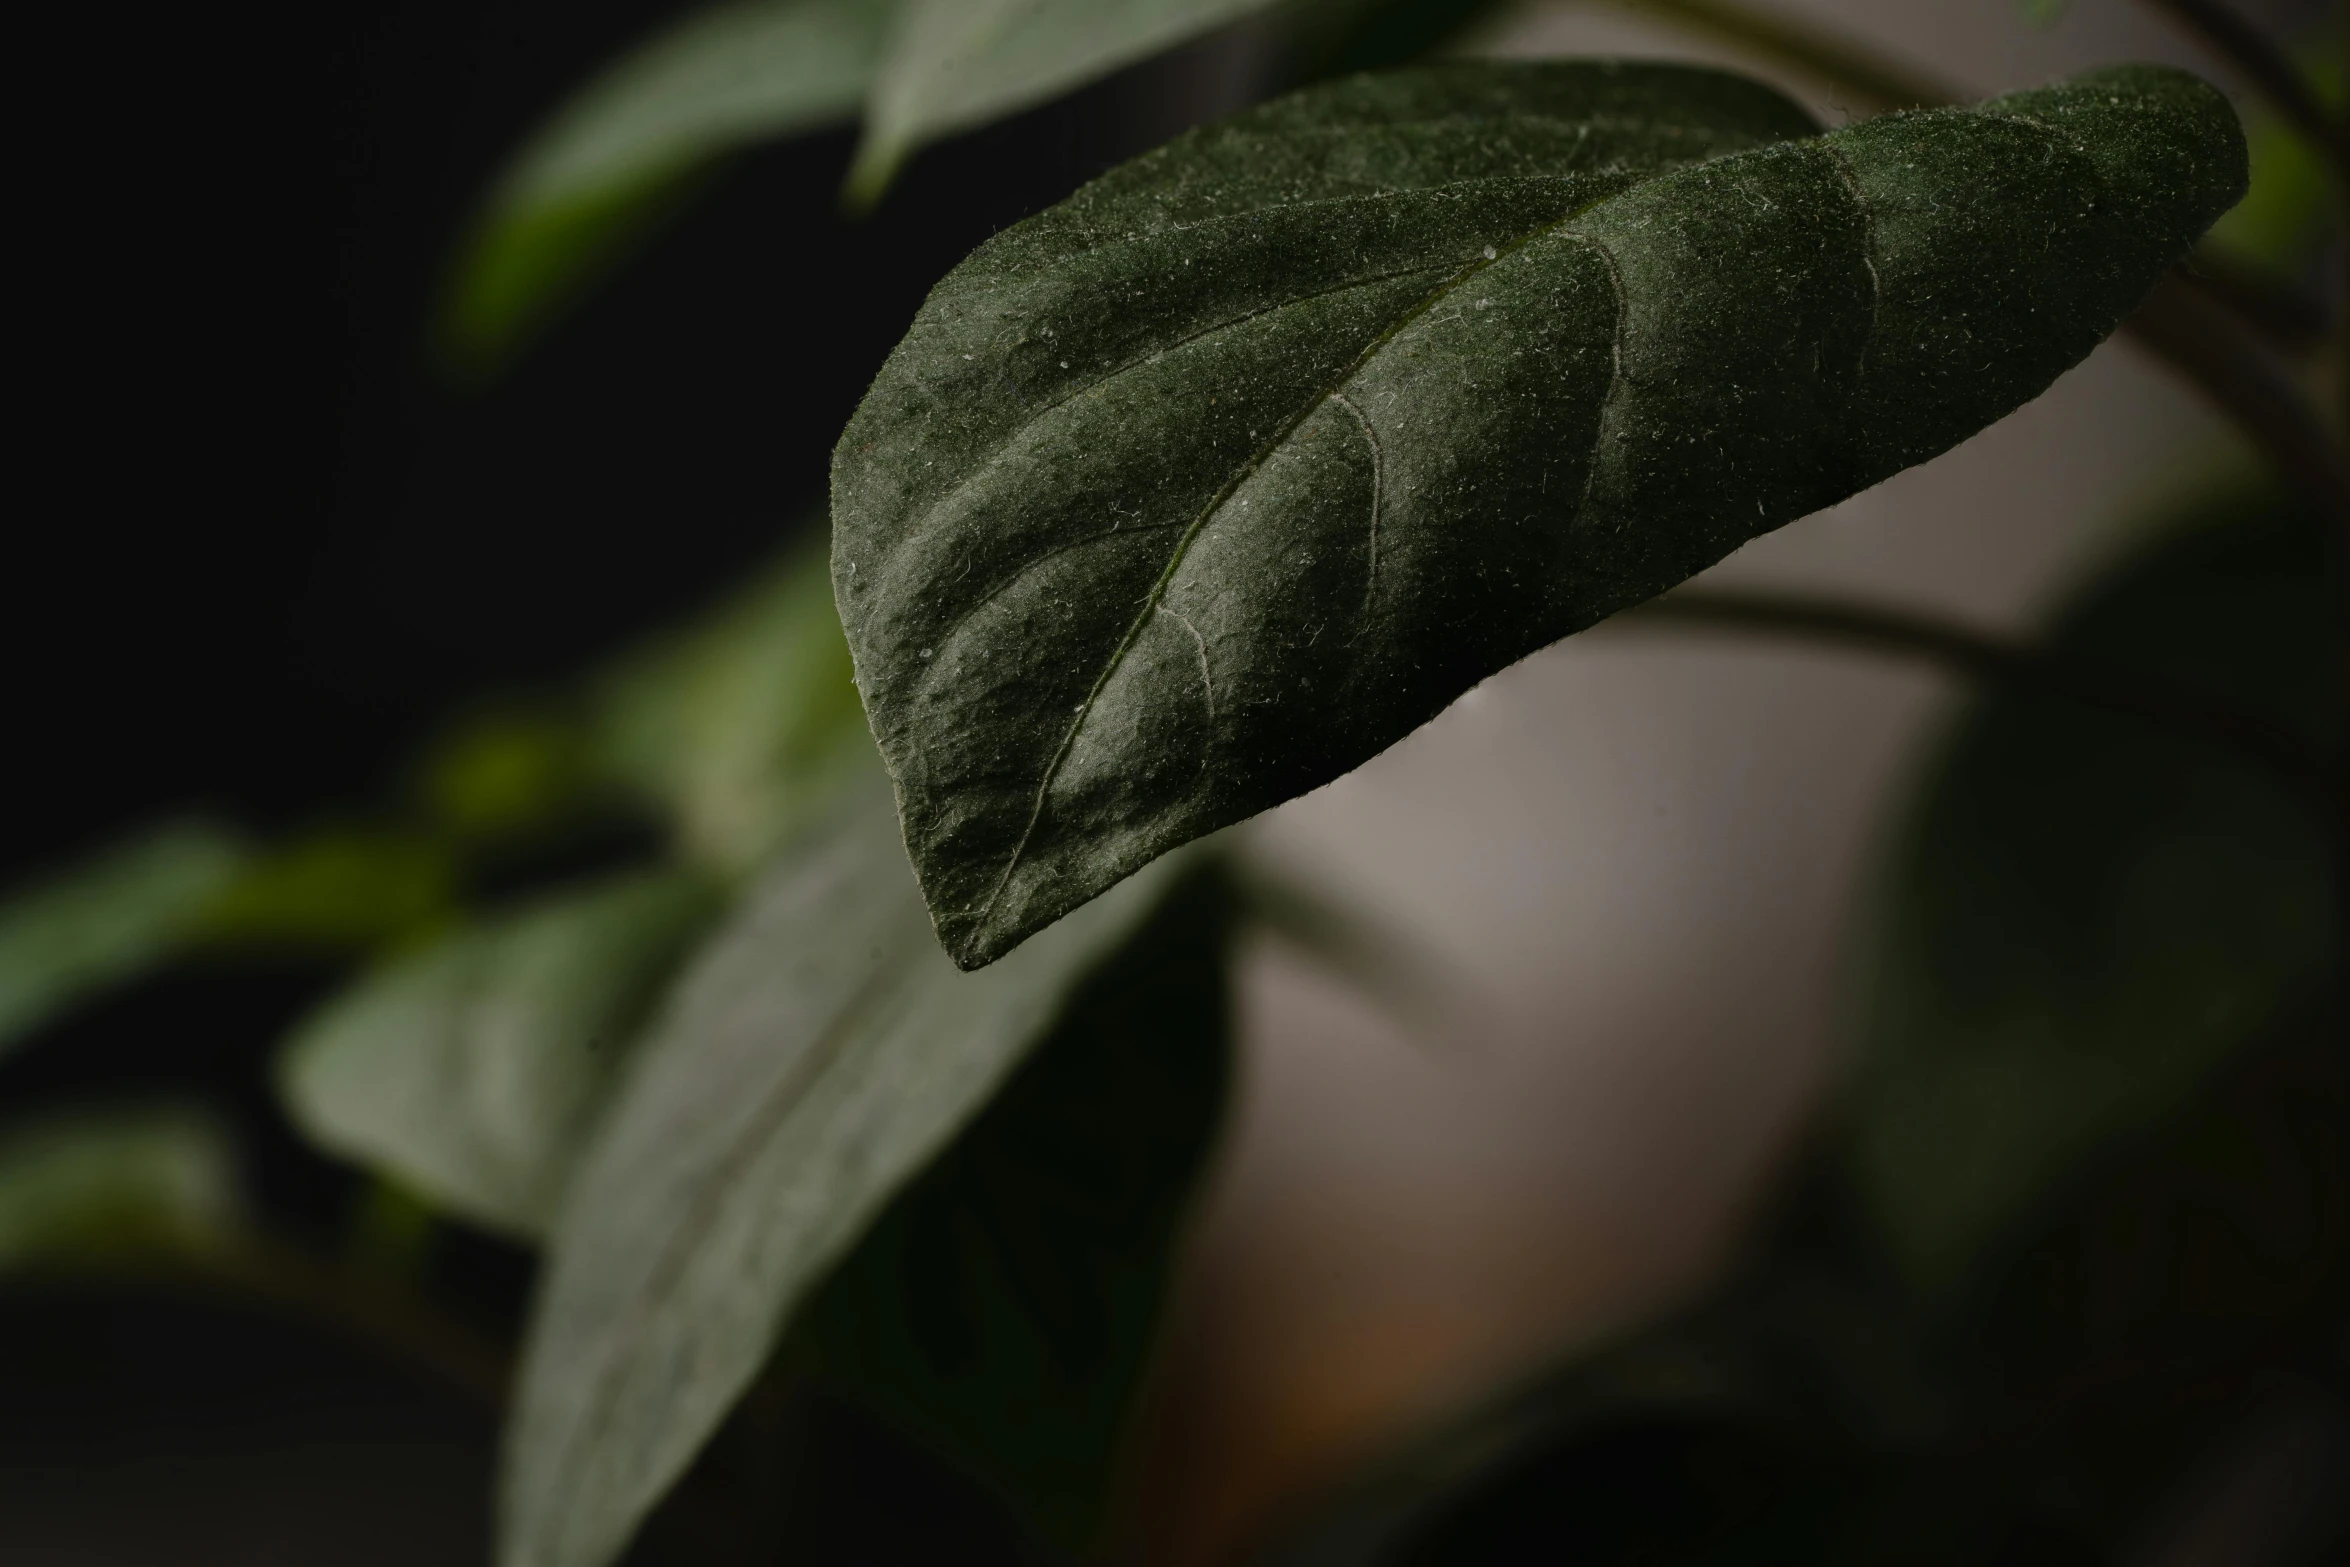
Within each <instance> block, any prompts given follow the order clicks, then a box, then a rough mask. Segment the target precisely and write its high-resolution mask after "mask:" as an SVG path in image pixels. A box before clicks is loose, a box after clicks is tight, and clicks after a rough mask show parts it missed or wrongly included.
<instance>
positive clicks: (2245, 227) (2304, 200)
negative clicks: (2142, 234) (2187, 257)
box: [2210, 16, 2350, 281]
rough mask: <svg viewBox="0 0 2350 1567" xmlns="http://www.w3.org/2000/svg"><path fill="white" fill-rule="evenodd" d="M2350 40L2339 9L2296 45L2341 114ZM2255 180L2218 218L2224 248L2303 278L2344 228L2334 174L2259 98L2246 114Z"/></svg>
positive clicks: (2305, 72)
mask: <svg viewBox="0 0 2350 1567" xmlns="http://www.w3.org/2000/svg"><path fill="white" fill-rule="evenodd" d="M2346 45H2350V32H2346V31H2345V29H2344V26H2343V24H2342V22H2341V21H2340V19H2339V17H2338V16H2337V17H2336V19H2335V20H2334V21H2333V22H2332V23H2331V24H2329V25H2328V26H2327V27H2325V28H2322V29H2320V30H2319V32H2318V33H2317V34H2316V35H2315V36H2313V37H2312V38H2310V39H2309V40H2308V41H2307V43H2306V45H2305V46H2304V47H2303V48H2301V49H2300V50H2298V51H2296V62H2297V63H2298V64H2299V65H2300V67H2301V74H2302V77H2303V79H2304V80H2306V81H2307V82H2308V83H2309V85H2310V87H2311V88H2312V89H2313V90H2314V91H2315V92H2316V94H2317V96H2318V99H2319V100H2320V101H2321V102H2322V103H2324V104H2325V106H2326V107H2327V108H2329V109H2331V110H2333V111H2334V112H2335V113H2336V114H2340V113H2341V112H2342V110H2343V108H2344V106H2345V104H2346V103H2350V81H2346V80H2345V71H2344V64H2343V57H2344V54H2345V46H2346ZM2244 139H2245V143H2246V147H2247V150H2248V151H2249V153H2250V155H2251V163H2252V185H2251V188H2250V190H2248V191H2247V192H2246V193H2245V196H2244V199H2243V200H2242V201H2240V202H2238V203H2237V204H2236V206H2235V208H2234V210H2232V211H2230V212H2229V213H2228V214H2227V216H2225V217H2223V218H2221V219H2220V220H2219V222H2218V223H2216V224H2214V225H2213V226H2212V230H2211V238H2210V244H2211V245H2212V247H2213V248H2214V250H2215V251H2217V252H2218V253H2219V254H2220V255H2222V256H2225V257H2227V258H2229V259H2231V260H2234V261H2239V262H2243V263H2247V264H2249V265H2251V266H2253V267H2255V268H2257V269H2259V270H2261V271H2263V272H2267V273H2270V274H2272V275H2277V276H2281V277H2284V278H2289V279H2293V280H2296V281H2298V280H2300V278H2301V277H2302V275H2303V274H2304V273H2305V272H2306V271H2307V270H2308V268H2309V265H2310V263H2311V262H2312V261H2313V260H2315V259H2316V256H2317V253H2318V250H2319V248H2320V246H2321V244H2322V243H2323V241H2324V239H2325V237H2326V235H2327V233H2328V232H2329V231H2338V228H2339V222H2340V220H2339V218H2338V217H2337V215H2336V208H2335V204H2334V202H2333V200H2332V195H2333V190H2332V186H2333V180H2332V177H2331V176H2330V175H2329V174H2328V173H2327V171H2326V166H2325V161H2324V159H2323V158H2322V157H2321V156H2320V155H2319V153H2318V150H2317V149H2316V148H2314V147H2312V146H2310V145H2309V142H2308V140H2307V138H2305V137H2304V136H2303V135H2302V134H2301V133H2300V132H2299V131H2297V130H2295V129H2294V128H2293V127H2291V126H2289V125H2287V124H2286V123H2285V122H2284V121H2283V120H2282V119H2280V118H2278V117H2277V115H2276V114H2275V113H2273V112H2271V111H2269V110H2268V109H2266V108H2264V107H2262V106H2261V105H2260V104H2259V103H2258V102H2257V101H2255V102H2254V103H2252V104H2251V105H2249V106H2248V107H2247V108H2246V110H2245V114H2244Z"/></svg>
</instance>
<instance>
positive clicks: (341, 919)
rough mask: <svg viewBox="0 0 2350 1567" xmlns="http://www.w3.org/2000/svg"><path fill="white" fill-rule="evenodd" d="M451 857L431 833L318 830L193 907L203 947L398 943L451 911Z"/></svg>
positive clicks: (294, 948) (332, 948)
mask: <svg viewBox="0 0 2350 1567" xmlns="http://www.w3.org/2000/svg"><path fill="white" fill-rule="evenodd" d="M456 894H457V860H456V854H455V851H454V849H453V848H452V847H451V845H449V844H448V843H446V842H444V841H443V840H442V839H441V838H440V837H439V836H438V835H434V834H428V833H418V832H412V831H406V830H403V829H398V828H387V827H328V828H322V829H319V830H317V831H315V832H312V833H310V834H309V835H307V836H305V837H302V838H298V839H296V840H294V841H293V842H292V843H289V844H287V845H286V846H284V847H282V848H279V849H274V850H272V851H270V852H269V853H267V854H265V855H260V856H257V857H255V858H254V859H252V860H251V861H250V862H248V863H247V864H246V866H245V867H244V869H243V871H242V873H241V874H240V875H238V876H237V877H236V879H235V880H234V881H231V882H229V883H228V884H226V885H225V886H223V887H221V888H220V889H219V891H218V892H217V893H216V894H215V895H214V896H213V897H212V898H210V899H209V900H207V901H206V903H205V904H204V906H203V907H202V909H200V910H198V911H197V913H196V915H195V918H194V921H193V923H192V925H191V926H190V932H189V933H190V937H191V939H192V940H195V941H199V942H201V943H203V944H205V945H208V946H214V947H221V948H231V949H257V950H261V951H291V952H325V953H345V952H351V951H367V950H371V949H384V948H391V947H398V946H402V945H405V944H408V943H411V942H414V941H417V940H420V939H423V938H425V937H428V936H430V935H432V934H434V933H435V932H437V931H439V930H441V929H442V928H444V927H446V926H447V925H448V924H449V922H450V921H452V920H453V919H454V918H455V917H456Z"/></svg>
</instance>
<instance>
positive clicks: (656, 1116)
mask: <svg viewBox="0 0 2350 1567" xmlns="http://www.w3.org/2000/svg"><path fill="white" fill-rule="evenodd" d="M877 774H878V769H876V770H875V775H874V776H870V777H869V778H867V779H861V780H859V785H858V787H856V788H854V789H852V790H850V791H848V792H847V793H846V794H845V795H844V803H843V804H842V805H841V807H840V809H839V812H838V814H837V815H835V816H832V817H828V818H826V819H825V820H824V821H823V822H821V823H820V824H817V825H815V826H813V827H812V828H811V829H810V830H809V832H808V833H807V835H806V836H805V837H804V838H803V839H802V840H801V841H800V842H799V843H798V844H797V845H796V846H795V847H793V848H792V849H790V850H788V851H786V852H785V853H784V854H782V855H781V856H780V857H779V858H778V859H777V860H776V861H775V863H774V864H773V865H772V866H771V867H770V868H769V869H768V870H767V871H766V872H765V873H763V874H762V876H761V877H760V879H759V881H758V883H757V884H756V886H755V887H754V889H753V890H752V892H751V893H750V895H749V896H748V898H747V899H746V900H745V902H744V903H743V905H742V906H741V907H740V908H739V909H738V910H737V911H736V913H735V914H734V915H733V916H732V918H731V919H730V921H729V922H728V923H727V925H726V926H725V927H723V928H722V929H721V930H720V932H719V934H718V935H717V936H716V937H715V938H713V940H712V941H711V942H710V943H709V944H708V945H707V946H706V947H705V948H704V949H703V951H702V953H701V955H700V956H699V957H698V958H697V959H696V960H695V962H694V963H693V965H692V966H691V967H690V969H689V970H688V971H687V973H686V975H685V976H684V978H683V980H682V981H681V982H680V984H679V986H678V987H677V989H676V991H675V992H674V993H673V995H672V997H671V1000H670V1002H669V1003H668V1005H667V1007H666V1009H665V1016H664V1017H663V1019H662V1020H661V1022H660V1023H659V1024H658V1025H657V1026H656V1028H655V1029H654V1032H653V1034H652V1036H651V1037H650V1039H649V1040H648V1041H647V1043H646V1044H645V1045H644V1046H643V1047H642V1051H641V1053H640V1055H639V1057H638V1059H637V1061H636V1062H635V1064H634V1065H633V1066H632V1067H631V1069H630V1072H629V1075H628V1077H627V1079H626V1081H625V1083H624V1084H623V1087H622V1089H621V1092H620V1093H619V1095H618V1097H617V1098H616V1099H615V1100H614V1102H613V1106H612V1108H611V1110H610V1111H609V1112H608V1113H607V1115H606V1117H605V1119H604V1121H603V1124H602V1126H601V1128H600V1129H599V1130H598V1132H597V1134H596V1136H595V1138H594V1140H593V1141H592V1142H591V1143H590V1145H589V1148H588V1152H587V1154H586V1156H585V1157H584V1158H583V1160H582V1162H581V1164H580V1168H579V1170H578V1173H577V1174H576V1175H575V1177H574V1178H573V1182H572V1186H571V1190H570V1193H569V1195H568V1196H567V1197H566V1199H565V1202H564V1207H563V1211H562V1215H561V1217H560V1219H559V1220H558V1222H557V1225H556V1228H555V1232H554V1238H553V1243H552V1246H551V1249H550V1257H549V1261H548V1267H547V1273H546V1277H545V1280H544V1284H543V1287H542V1289H541V1293H540V1296H539V1302H538V1309H537V1313H536V1316H535V1318H534V1320H533V1323H532V1326H531V1330H530V1336H529V1341H528V1344H527V1346H526V1348H525V1352H524V1362H523V1368H522V1379H521V1391H520V1396H519V1401H518V1404H517V1407H516V1414H515V1418H514V1421H513V1424H512V1426H511V1428H510V1430H509V1440H508V1448H507V1455H506V1472H505V1482H504V1497H503V1506H502V1512H503V1518H502V1524H503V1536H504V1541H503V1545H502V1547H501V1557H500V1559H501V1561H503V1562H504V1563H506V1564H507V1567H600V1564H601V1563H604V1562H607V1561H609V1560H611V1559H612V1557H613V1556H614V1555H616V1554H617V1553H618V1552H619V1551H620V1549H621V1548H622V1547H623V1546H624V1545H625V1544H626V1542H627V1540H628V1538H629V1536H630V1534H631V1533H632V1532H633V1531H634V1530H635V1528H636V1527H637V1525H638V1523H639V1522H641V1521H642V1519H643V1517H644V1515H645V1513H646V1512H647V1510H648V1509H650V1508H651V1506H652V1505H653V1503H654V1502H655V1501H657V1500H658V1499H659V1498H660V1496H661V1495H662V1493H663V1492H664V1491H666V1490H667V1489H668V1487H669V1486H670V1485H671V1483H673V1482H674V1481H675V1480H676V1479H677V1477H678V1475H679V1474H680V1473H681V1472H683V1470H684V1469H685V1467H686V1465H687V1463H688V1462H689V1461H691V1459H692V1458H693V1456H694V1453H695V1452H696V1450H698V1449H699V1448H700V1446H701V1445H702V1443H703V1442H704V1441H705V1440H706V1439H707V1438H708V1437H709V1435H710V1433H711V1432H712V1431H713V1430H714V1429H715V1428H716V1427H717V1425H718V1423H719V1421H720V1420H721V1419H722V1418H723V1417H724V1416H725V1414H726V1411H727V1410H728V1408H729V1407H730V1406H731V1405H732V1404H733V1403H734V1401H735V1400H736V1398H738V1397H739V1396H740V1395H741V1393H742V1392H743V1390H744V1389H745V1388H746V1387H748V1386H749V1385H750V1383H751V1381H752V1380H753V1378H754V1377H756V1375H757V1374H758V1371H759V1368H760V1366H761V1365H762V1364H763V1363H764V1362H765V1360H766V1359H767V1355H768V1351H769V1350H770V1349H771V1348H772V1347H773V1346H774V1344H775V1342H776V1340H777V1336H778V1335H779V1334H780V1333H781V1331H782V1330H783V1328H784V1325H785V1322H786V1320H787V1319H788V1318H789V1317H790V1316H791V1314H792V1312H793V1311H794V1309H795V1308H796V1307H797V1306H798V1305H799V1304H800V1302H801V1301H802V1300H803V1299H804V1298H805V1297H806V1295H807V1294H808V1293H809V1291H810V1290H811V1289H812V1288H813V1287H814V1286H815V1285H816V1284H817V1283H818V1282H820V1281H821V1280H822V1278H823V1277H824V1275H825V1274H826V1272H827V1271H828V1270H830V1268H831V1267H832V1266H833V1265H834V1264H835V1263H837V1262H838V1261H839V1260H840V1259H841V1258H842V1257H843V1256H844V1255H845V1254H846V1253H847V1252H848V1250H849V1248H850V1247H851V1246H852V1245H853V1244H854V1243H855V1242H856V1240H857V1239H858V1237H859V1236H860V1235H861V1234H863V1233H864V1231H865V1230H866V1229H867V1228H868V1227H870V1226H871V1224H872V1223H873V1222H874V1220H875V1219H876V1218H877V1217H878V1216H879V1214H880V1212H881V1211H882V1209H883V1208H884V1207H885V1206H886V1205H887V1203H888V1202H889V1200H890V1198H891V1197H892V1196H893V1195H894V1194H895V1193H896V1192H897V1191H898V1190H899V1189H900V1188H902V1187H903V1186H904V1185H905V1184H906V1183H907V1182H908V1181H910V1180H911V1179H912V1178H913V1177H914V1176H915V1175H916V1174H917V1173H918V1172H919V1171H920V1170H921V1169H922V1168H923V1167H924V1166H925V1165H926V1164H928V1163H929V1162H930V1161H931V1160H932V1159H933V1158H934V1157H936V1155H937V1154H938V1153H939V1151H940V1150H941V1149H943V1148H944V1147H945V1146H946V1145H947V1144H948V1143H949V1142H950V1141H951V1140H952V1138H953V1137H954V1135H955V1133H956V1132H957V1131H958V1130H959V1129H960V1128H961V1127H962V1126H963V1124H964V1123H965V1122H966V1121H968V1120H969V1119H970V1118H971V1117H972V1116H973V1115H974V1114H976V1113H977V1112H978V1110H979V1108H980V1107H981V1106H982V1105H983V1104H985V1103H986V1101H987V1100H988V1098H989V1096H990V1095H992V1094H993V1093H994V1092H995V1090H996V1088H997V1087H998V1086H999V1085H1000V1084H1001V1083H1002V1082H1003V1081H1004V1080H1005V1078H1006V1077H1007V1076H1008V1075H1009V1074H1010V1073H1011V1071H1012V1070H1013V1068H1014V1067H1016V1066H1017V1065H1018V1063H1019V1061H1020V1060H1021V1058H1022V1057H1023V1056H1024V1055H1025V1054H1026V1053H1027V1051H1028V1049H1029V1048H1030V1046H1031V1045H1033V1044H1034V1043H1035V1042H1036V1040H1037V1039H1038V1038H1039V1037H1040V1036H1042V1035H1043V1034H1044V1032H1045V1031H1046V1030H1047V1029H1048V1028H1049V1027H1050V1026H1051V1025H1052V1023H1053V1022H1054V1021H1055V1019H1056V1017H1057V1016H1058V1015H1059V1013H1060V1012H1061V1010H1062V1008H1063V1005H1064V1003H1065V1002H1066V1000H1067V998H1068V996H1069V994H1070V992H1071V991H1072V989H1073V988H1074V987H1075V986H1077V985H1078V984H1079V983H1080V982H1081V981H1082V980H1083V979H1084V977H1085V975H1086V974H1087V973H1089V972H1090V971H1091V970H1092V969H1093V968H1095V967H1096V966H1097V965H1098V964H1099V963H1101V962H1102V961H1104V960H1105V959H1107V958H1108V957H1109V956H1110V955H1111V954H1112V953H1114V952H1115V951H1116V950H1117V949H1118V948H1119V947H1120V946H1121V945H1122V944H1123V943H1124V941H1125V940H1126V938H1127V937H1128V936H1129V935H1130V934H1131V933H1132V932H1133V931H1134V930H1135V929H1136V928H1137V927H1138V926H1139V925H1140V924H1141V923H1142V922H1143V921H1144V920H1145V919H1146V918H1147V917H1148V915H1149V913H1150V910H1151V909H1152V907H1153V906H1154V905H1155V904H1156V902H1157V901H1158V900H1159V898H1160V897H1161V895H1162V894H1163V893H1164V892H1165V891H1166V889H1167V886H1168V882H1167V880H1166V878H1165V877H1163V876H1158V877H1153V878H1150V879H1149V880H1147V881H1145V882H1142V883H1140V884H1138V885H1136V886H1134V887H1132V888H1130V889H1122V890H1121V892H1120V895H1119V896H1118V897H1116V898H1114V899H1105V900H1103V901H1102V903H1100V904H1099V905H1098V906H1096V907H1095V908H1093V909H1089V910H1088V911H1086V915H1085V917H1084V918H1082V919H1076V920H1071V921H1069V922H1068V923H1067V924H1065V925H1064V926H1062V927H1061V928H1060V929H1058V930H1056V931H1054V932H1053V934H1052V935H1051V936H1050V937H1049V938H1046V939H1044V940H1040V941H1038V942H1036V943H1034V944H1033V945H1032V946H1031V947H1030V948H1029V950H1027V951H1025V952H1023V953H1022V954H1021V956H1020V959H1019V961H1017V962H1013V963H1007V964H1004V965H1003V966H1002V967H1000V968H999V969H997V970H995V971H993V972H991V973H989V974H986V975H983V976H978V977H976V978H973V977H966V976H963V975H960V974H958V973H957V972H956V970H955V968H954V966H953V965H952V964H950V963H948V962H947V961H946V960H945V959H944V958H943V957H941V956H940V955H939V953H938V951H937V949H936V948H935V946H934V945H933V943H932V941H931V939H930V934H929V930H928V926H927V921H926V920H925V919H924V917H923V910H922V902H921V898H920V896H919V894H918V892H917V891H916V889H915V887H914V884H913V880H912V878H911V877H910V876H909V875H908V874H907V870H906V863H905V856H904V853H903V851H902V850H901V849H900V848H899V846H898V842H897V838H896V834H895V833H894V832H893V830H892V825H893V824H892V822H891V820H890V813H889V806H888V797H887V794H886V791H885V790H884V789H883V788H882V787H881V781H880V779H879V777H878V776H877Z"/></svg>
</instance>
